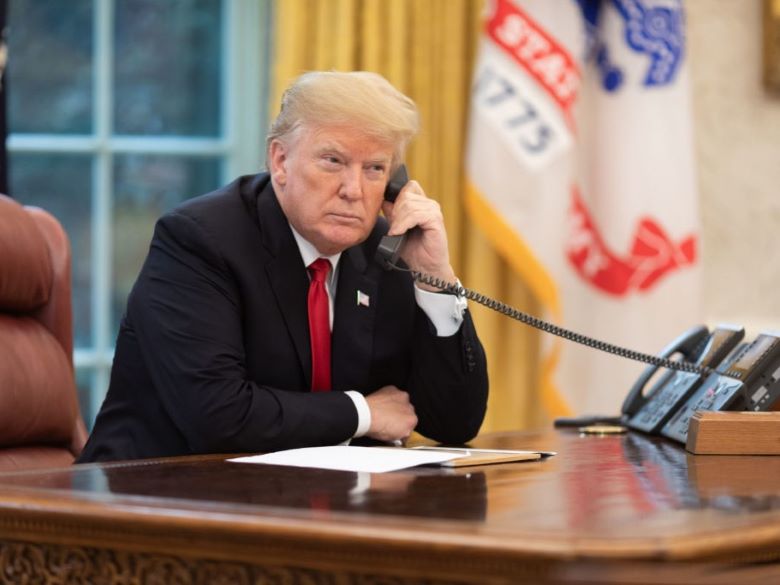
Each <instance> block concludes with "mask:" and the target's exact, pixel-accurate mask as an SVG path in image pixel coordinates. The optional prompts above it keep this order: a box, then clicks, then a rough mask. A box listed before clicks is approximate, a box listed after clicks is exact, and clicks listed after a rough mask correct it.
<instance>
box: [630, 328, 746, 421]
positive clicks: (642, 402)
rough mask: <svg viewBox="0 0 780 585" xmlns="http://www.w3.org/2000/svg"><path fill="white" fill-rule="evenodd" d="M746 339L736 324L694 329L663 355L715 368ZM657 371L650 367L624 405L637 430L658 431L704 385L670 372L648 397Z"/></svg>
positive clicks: (697, 377) (686, 375) (687, 374)
mask: <svg viewBox="0 0 780 585" xmlns="http://www.w3.org/2000/svg"><path fill="white" fill-rule="evenodd" d="M743 337H745V330H744V329H743V328H742V327H735V326H733V325H720V326H718V327H717V328H715V330H714V331H713V332H712V333H710V332H709V331H707V328H706V327H703V326H700V327H694V328H693V329H691V330H689V331H687V332H686V333H684V334H683V335H681V336H680V337H679V338H678V339H676V340H674V341H673V342H672V343H671V344H670V345H669V346H667V348H665V349H664V354H665V355H666V354H667V353H668V355H672V354H674V353H680V354H682V357H683V358H684V359H687V360H688V361H693V362H695V363H697V364H699V365H702V366H707V367H710V368H714V367H716V366H717V365H718V364H720V363H721V362H722V361H723V360H724V359H725V358H726V357H727V356H728V355H729V353H730V352H731V351H732V350H733V349H734V348H735V347H736V346H737V344H739V342H740V341H742V338H743ZM656 370H657V368H655V367H653V366H651V367H649V368H647V370H646V371H645V373H644V374H643V375H642V376H640V378H639V380H637V381H636V383H635V384H634V387H633V388H632V389H631V391H630V392H629V394H628V396H627V397H626V400H625V402H624V403H623V413H624V414H627V415H629V416H630V418H629V419H628V421H627V425H628V426H629V427H630V428H632V429H634V430H637V431H643V432H646V433H656V432H658V431H659V430H660V429H661V427H662V426H663V425H665V424H666V422H667V421H668V420H669V419H670V418H671V417H672V415H674V413H675V412H676V411H677V410H678V409H679V408H680V406H681V405H682V404H683V402H684V401H685V400H687V399H688V397H689V396H690V395H691V394H692V393H693V392H694V391H695V390H696V388H698V386H699V385H700V384H701V383H702V382H703V378H702V376H700V375H698V374H693V373H690V372H668V373H667V375H666V376H664V377H663V378H662V379H661V380H660V381H659V382H658V383H657V384H655V385H654V386H653V388H652V389H651V390H650V391H649V392H648V393H647V394H643V390H644V388H645V386H646V385H647V382H648V381H649V379H650V377H651V376H652V375H653V374H655V372H656ZM640 397H641V399H640Z"/></svg>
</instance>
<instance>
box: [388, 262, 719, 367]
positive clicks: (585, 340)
mask: <svg viewBox="0 0 780 585" xmlns="http://www.w3.org/2000/svg"><path fill="white" fill-rule="evenodd" d="M388 265H389V266H390V267H392V268H394V269H395V270H400V271H403V272H409V273H410V274H411V275H412V278H414V280H416V281H417V282H419V283H422V284H427V285H429V286H433V287H435V288H438V289H439V290H441V291H443V292H446V293H449V294H453V295H456V296H458V297H463V298H466V299H468V300H470V301H474V302H475V303H479V304H480V305H483V306H485V307H487V308H489V309H492V310H494V311H497V312H499V313H501V314H502V315H506V316H507V317H511V318H512V319H515V320H517V321H520V322H521V323H525V324H526V325H530V326H531V327H534V328H536V329H539V330H540V331H544V332H545V333H551V334H553V335H557V336H558V337H562V338H563V339H567V340H569V341H573V342H575V343H579V344H581V345H585V346H588V347H592V348H594V349H598V350H600V351H603V352H606V353H611V354H614V355H618V356H621V357H624V358H628V359H630V360H634V361H638V362H644V363H646V364H651V365H654V366H658V367H662V368H668V369H670V370H678V371H680V372H690V373H692V374H699V375H701V376H709V375H710V374H712V373H714V371H715V370H713V369H712V368H708V367H705V366H698V365H696V364H694V363H691V362H686V361H675V360H672V359H669V358H662V357H658V356H657V355H651V354H648V353H642V352H639V351H634V350H632V349H627V348H625V347H621V346H619V345H613V344H611V343H607V342H605V341H601V340H599V339H594V338H593V337H588V336H587V335H582V334H581V333H576V332H574V331H571V330H569V329H564V328H563V327H559V326H558V325H553V324H552V323H548V322H547V321H542V320H541V319H538V318H537V317H534V316H532V315H529V314H527V313H523V312H522V311H519V310H517V309H515V308H513V307H510V306H509V305H507V304H504V303H502V302H501V301H497V300H495V299H491V298H490V297H488V296H485V295H483V294H480V293H478V292H475V291H473V290H470V289H468V288H465V287H464V286H461V285H459V284H453V283H451V282H447V281H446V280H442V279H440V278H436V277H434V276H430V275H428V274H423V273H422V272H417V271H416V270H409V269H408V268H403V267H401V266H398V265H397V264H391V263H388Z"/></svg>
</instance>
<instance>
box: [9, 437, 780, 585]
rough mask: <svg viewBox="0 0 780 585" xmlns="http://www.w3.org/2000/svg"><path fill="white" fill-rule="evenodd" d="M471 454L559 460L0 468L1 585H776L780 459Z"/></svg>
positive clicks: (582, 441)
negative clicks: (362, 469) (341, 467)
mask: <svg viewBox="0 0 780 585" xmlns="http://www.w3.org/2000/svg"><path fill="white" fill-rule="evenodd" d="M474 445H475V446H480V447H491V448H533V449H543V450H554V451H558V452H559V455H558V456H556V457H553V458H551V459H549V460H546V461H542V462H531V463H513V464H504V465H496V466H489V467H474V468H462V469H458V470H449V471H448V470H442V469H437V468H416V469H413V470H407V471H402V472H396V473H391V474H383V475H378V474H377V475H372V476H367V477H359V476H358V475H357V474H354V473H347V472H335V471H323V470H314V469H296V468H286V467H269V466H255V465H246V464H236V463H228V462H225V461H224V457H220V456H209V457H192V458H178V459H168V460H157V461H141V462H134V463H126V464H109V465H82V466H75V467H71V468H68V469H61V470H52V471H49V472H28V473H11V474H0V582H2V583H28V582H35V583H90V584H98V583H161V584H162V583H181V584H185V583H187V584H188V583H241V584H243V583H279V584H282V583H301V584H313V583H329V584H334V585H335V584H341V583H361V584H368V583H383V584H395V583H431V584H433V583H522V582H528V583H579V584H585V583H617V582H625V583H633V584H638V583H707V585H713V584H718V583H730V584H731V583H763V582H766V583H778V582H780V564H778V560H779V559H780V457H732V456H692V455H689V454H686V452H685V451H684V450H682V449H681V448H680V447H678V446H677V445H674V444H671V443H667V442H665V441H662V440H656V439H650V438H647V437H644V436H639V435H633V434H631V435H626V436H608V437H593V436H588V437H584V436H580V435H579V434H577V433H576V432H553V431H549V432H545V433H539V434H517V433H513V434H496V435H490V436H485V437H481V438H480V439H478V440H476V441H475V442H474ZM23 575H25V576H26V577H23ZM30 575H35V576H36V579H38V580H35V579H31V578H30ZM25 578H27V579H28V580H25Z"/></svg>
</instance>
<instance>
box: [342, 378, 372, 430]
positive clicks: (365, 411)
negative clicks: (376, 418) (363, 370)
mask: <svg viewBox="0 0 780 585" xmlns="http://www.w3.org/2000/svg"><path fill="white" fill-rule="evenodd" d="M344 394H346V395H347V396H349V397H350V398H351V399H352V402H353V403H354V404H355V410H357V415H358V425H357V430H356V431H355V434H354V435H352V438H353V439H356V438H358V437H362V436H363V435H365V434H366V433H367V432H368V429H370V428H371V410H370V409H369V408H368V402H366V397H365V396H363V395H362V394H361V393H360V392H357V391H355V390H347V391H346V392H344Z"/></svg>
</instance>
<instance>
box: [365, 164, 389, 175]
mask: <svg viewBox="0 0 780 585" xmlns="http://www.w3.org/2000/svg"><path fill="white" fill-rule="evenodd" d="M368 172H369V173H371V175H372V176H376V175H381V176H384V174H385V167H384V165H371V166H369V167H368Z"/></svg>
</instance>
